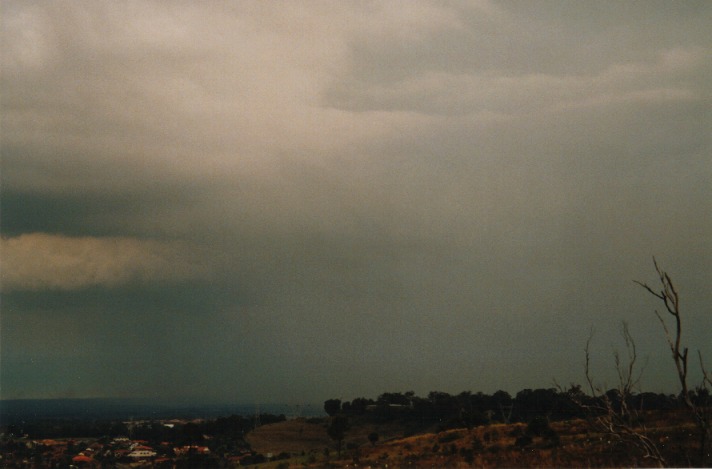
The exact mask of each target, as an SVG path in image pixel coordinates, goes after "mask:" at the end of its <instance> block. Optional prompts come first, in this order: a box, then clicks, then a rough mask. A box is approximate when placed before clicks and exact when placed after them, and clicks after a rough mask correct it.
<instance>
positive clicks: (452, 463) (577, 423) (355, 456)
mask: <svg viewBox="0 0 712 469" xmlns="http://www.w3.org/2000/svg"><path fill="white" fill-rule="evenodd" d="M311 422H312V423H309V422H307V421H306V420H304V419H298V420H291V421H287V422H281V423H277V424H273V425H265V426H263V427H260V428H259V429H257V430H256V431H254V432H252V433H250V434H249V435H248V441H249V443H250V444H251V445H252V447H253V449H254V450H255V451H258V452H260V453H263V454H265V453H272V454H278V453H281V452H287V453H290V454H291V455H292V457H291V458H290V459H287V460H282V461H275V462H272V463H268V464H266V465H262V466H263V467H280V468H286V467H294V468H297V467H382V468H386V467H388V468H392V467H583V466H586V467H649V466H651V465H652V463H651V461H649V460H646V459H645V458H644V457H643V456H642V455H641V454H638V453H637V452H636V451H635V450H634V449H631V448H630V447H627V446H625V445H622V444H616V442H615V441H612V439H611V438H610V436H608V435H605V434H603V433H599V432H597V431H596V430H595V429H593V428H592V427H591V425H590V423H589V422H587V421H584V420H571V421H565V422H552V423H551V425H550V427H551V429H552V430H553V431H554V433H551V434H549V436H547V437H542V436H534V437H531V439H530V440H527V439H526V438H525V439H524V440H521V439H520V440H519V441H518V439H519V438H520V437H522V436H524V435H525V433H526V428H527V426H526V424H523V423H515V424H492V425H485V426H480V427H476V428H472V429H467V428H461V429H452V430H446V431H441V432H432V433H423V434H418V435H413V436H407V437H405V436H403V432H402V428H399V427H398V425H397V424H393V423H389V424H387V425H375V424H364V425H360V424H357V425H354V426H352V427H351V428H350V429H349V430H348V431H347V436H346V438H345V440H344V442H343V445H342V447H343V451H342V455H341V458H340V459H338V458H337V454H336V443H335V442H334V441H333V440H330V439H329V437H328V435H327V433H326V426H327V419H323V420H322V421H321V422H318V421H316V420H312V421H311ZM647 427H648V435H649V436H651V437H652V438H653V439H655V441H656V442H657V443H658V445H659V446H660V448H661V449H662V451H663V452H664V454H665V455H666V457H667V458H668V461H670V464H669V465H670V466H687V465H689V462H688V461H689V459H688V456H689V455H691V454H694V450H695V448H694V443H691V442H692V441H693V440H694V438H691V435H692V434H693V433H694V425H693V424H692V423H691V422H688V421H687V420H686V419H685V418H684V417H682V416H681V415H669V414H668V415H659V414H656V415H651V416H649V418H648V422H647ZM399 430H400V434H399ZM371 432H377V433H378V434H379V441H378V442H377V443H376V444H375V445H373V444H371V443H370V442H369V441H368V434H369V433H371ZM552 435H554V436H552ZM327 448H328V454H327V451H325V449H327Z"/></svg>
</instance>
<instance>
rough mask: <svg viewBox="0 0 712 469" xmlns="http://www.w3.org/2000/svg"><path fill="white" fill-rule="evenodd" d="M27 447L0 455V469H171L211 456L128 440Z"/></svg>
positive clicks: (29, 443)
mask: <svg viewBox="0 0 712 469" xmlns="http://www.w3.org/2000/svg"><path fill="white" fill-rule="evenodd" d="M24 446H25V448H24V449H25V451H14V452H4V454H2V455H0V467H66V465H67V464H68V463H69V464H71V465H72V466H76V467H79V468H91V467H97V466H100V465H101V464H102V463H106V462H113V463H117V464H118V463H125V464H127V465H129V466H141V465H142V464H140V463H142V462H148V463H150V465H151V466H154V467H160V466H161V465H163V464H165V465H166V467H172V465H173V464H172V463H173V462H174V459H176V458H180V457H186V456H191V455H209V454H210V449H209V448H208V447H207V446H197V445H191V446H179V447H171V445H170V444H169V443H168V442H162V443H161V444H160V445H159V446H158V447H152V446H149V445H148V442H147V441H144V440H130V439H129V438H126V437H119V438H114V439H112V440H110V441H109V442H104V443H100V442H99V441H81V440H73V439H61V440H52V439H44V440H26V441H25V442H24ZM133 463H138V464H133Z"/></svg>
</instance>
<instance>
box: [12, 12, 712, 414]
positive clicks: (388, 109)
mask: <svg viewBox="0 0 712 469" xmlns="http://www.w3.org/2000/svg"><path fill="white" fill-rule="evenodd" d="M1 18H2V20H1V21H2V64H1V65H2V66H1V72H0V74H1V80H2V81H1V83H0V85H1V89H0V92H1V95H2V219H1V224H0V227H1V229H2V253H1V254H2V316H1V319H2V322H1V326H2V328H1V339H2V340H1V355H0V357H1V360H2V361H1V367H0V385H1V386H2V387H1V389H0V396H2V398H48V397H103V396H141V397H158V398H163V399H168V398H175V397H188V398H195V399H205V400H222V401H241V402H253V401H255V402H285V403H300V402H320V401H322V400H323V399H326V398H332V397H335V398H342V399H351V398H354V397H357V396H366V397H375V396H377V395H378V394H380V393H382V392H385V391H408V390H414V391H415V392H416V393H417V394H420V395H423V394H426V393H427V392H429V391H433V390H440V391H445V392H451V393H459V392H460V391H464V390H471V391H473V392H474V391H484V392H494V391H496V390H498V389H504V390H507V391H509V392H511V393H515V392H517V391H519V390H521V389H523V388H538V387H551V386H552V383H553V380H554V379H556V380H557V381H558V382H560V383H563V384H568V383H570V382H578V383H582V382H583V380H584V376H583V360H584V355H583V348H584V345H585V343H586V339H587V337H588V335H589V331H590V330H591V328H592V327H593V329H594V338H593V345H592V353H593V359H594V361H593V366H594V374H595V375H596V377H597V379H598V380H599V381H600V382H601V384H608V385H610V386H612V385H613V384H615V380H614V376H615V373H614V370H613V359H612V355H611V354H612V352H613V350H615V349H621V347H622V340H621V339H620V336H619V332H618V331H619V329H620V322H621V321H623V320H625V321H628V322H629V324H630V329H631V332H632V334H633V335H634V336H635V338H636V339H637V343H638V349H639V353H640V354H641V355H642V356H645V357H648V365H647V368H646V370H645V374H644V376H643V387H644V388H645V390H652V391H665V392H675V391H676V387H675V385H676V377H675V374H674V366H673V363H672V361H671V359H670V357H669V351H668V350H667V349H666V345H665V342H664V336H663V333H662V330H661V328H660V325H659V324H658V323H657V320H656V319H655V316H654V312H653V311H654V309H655V308H656V307H659V306H660V305H658V304H657V303H656V302H655V299H654V298H653V297H652V296H650V295H649V294H647V293H646V292H645V291H644V290H643V289H642V288H640V287H639V286H636V285H635V284H634V283H633V282H632V280H634V279H638V280H643V281H646V282H649V283H651V284H652V283H654V282H655V280H656V277H655V271H654V268H653V264H652V256H653V255H655V256H656V257H657V259H658V260H659V262H660V264H661V265H662V266H663V267H664V268H665V269H666V270H667V271H669V273H670V274H671V275H672V277H673V280H674V281H675V282H676V283H677V284H678V286H679V290H680V292H681V295H682V307H683V311H684V319H683V320H684V327H685V337H684V339H685V340H686V342H687V343H688V344H689V346H690V349H691V350H692V351H693V352H696V350H698V349H701V351H702V352H703V354H705V356H706V357H708V358H707V360H708V362H710V363H712V340H710V337H711V334H710V331H712V80H711V79H710V77H712V33H711V32H710V31H711V29H710V25H711V24H712V3H710V2H708V1H698V2H694V1H683V2H669V1H645V2H623V1H615V2H606V1H595V2H572V1H561V2H556V1H547V2H535V1H527V2H521V1H499V2H495V1H492V2H490V1H485V0H483V1H441V2H426V1H416V2H411V1H403V2H398V1H384V2H361V1H359V2H332V1H324V2H317V1H295V2H286V1H284V2H277V1H273V2H262V1H255V2H250V1H239V2H238V1H236V2H192V1H186V2H148V1H141V2H98V1H85V2H82V1H79V2H60V1H54V2H46V1H37V2H32V1H25V0H23V1H7V0H3V1H2V15H1ZM695 356H696V353H695ZM691 368H692V369H693V372H694V373H696V374H695V375H694V376H698V371H697V369H698V367H697V363H696V362H694V363H692V364H691ZM695 379H696V378H694V377H693V381H694V380H695Z"/></svg>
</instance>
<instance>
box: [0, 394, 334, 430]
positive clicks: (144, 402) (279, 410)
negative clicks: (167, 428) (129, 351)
mask: <svg viewBox="0 0 712 469" xmlns="http://www.w3.org/2000/svg"><path fill="white" fill-rule="evenodd" d="M261 411H262V412H263V413H265V414H274V415H282V414H284V415H285V416H287V417H288V418H290V417H296V416H297V415H291V414H292V413H294V411H295V407H294V406H293V405H289V404H261ZM254 412H255V407H254V404H201V403H199V402H197V401H191V402H163V401H160V400H158V399H142V398H90V399H5V400H0V425H9V424H12V423H17V422H21V421H25V422H28V421H34V420H46V419H78V420H87V419H89V420H129V419H135V420H151V419H156V420H157V419H171V418H217V417H224V416H229V415H243V416H250V415H254ZM299 412H300V413H301V414H302V416H305V417H310V416H311V417H315V416H321V415H324V411H323V409H321V407H320V406H318V405H309V404H307V405H302V406H300V407H299Z"/></svg>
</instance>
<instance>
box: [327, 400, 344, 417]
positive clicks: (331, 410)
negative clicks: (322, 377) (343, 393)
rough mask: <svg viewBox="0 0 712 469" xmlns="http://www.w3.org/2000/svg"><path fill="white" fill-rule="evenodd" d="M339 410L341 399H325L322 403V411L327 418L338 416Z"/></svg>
mask: <svg viewBox="0 0 712 469" xmlns="http://www.w3.org/2000/svg"><path fill="white" fill-rule="evenodd" d="M340 410H341V399H327V400H326V401H324V411H325V412H326V413H327V415H329V417H333V416H334V415H336V414H338V413H339V411H340Z"/></svg>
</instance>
